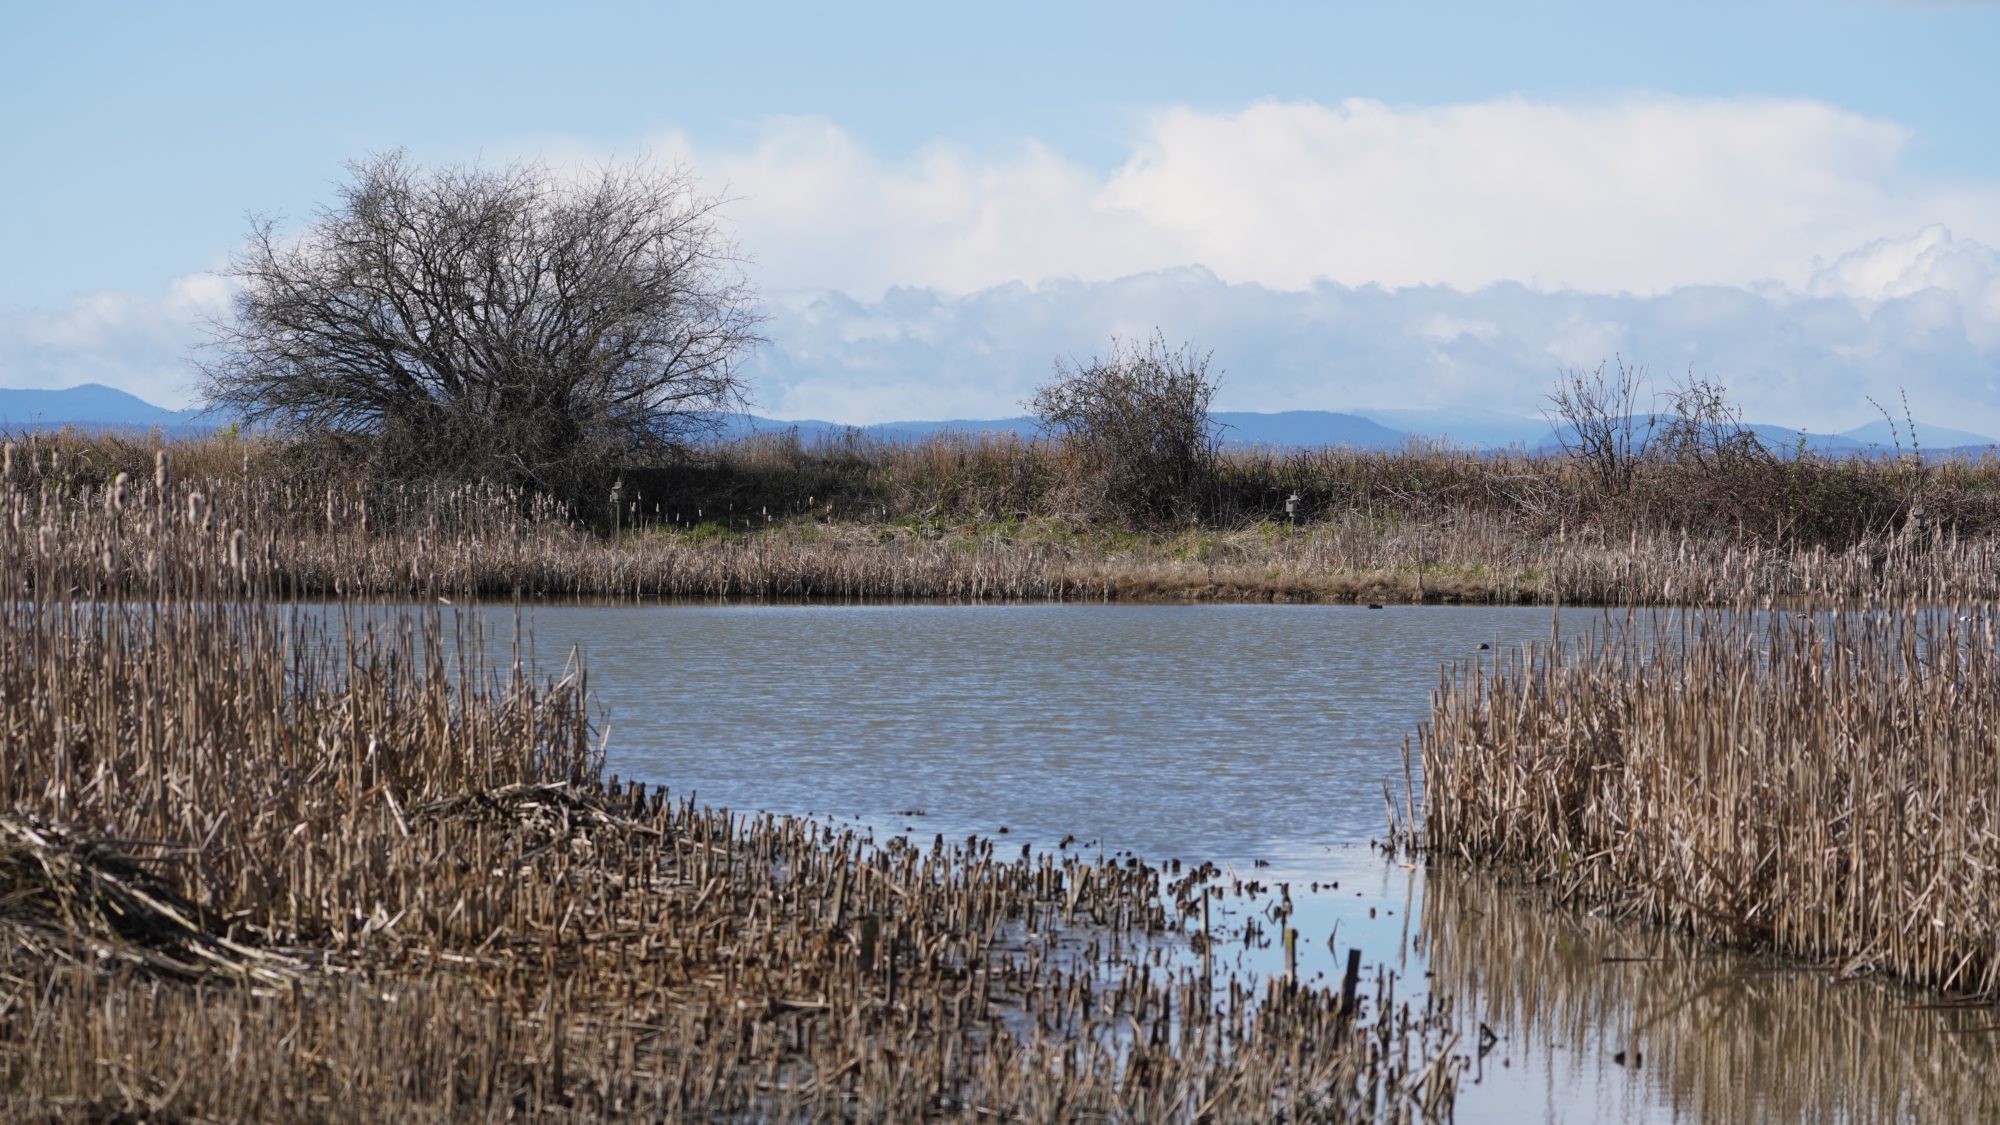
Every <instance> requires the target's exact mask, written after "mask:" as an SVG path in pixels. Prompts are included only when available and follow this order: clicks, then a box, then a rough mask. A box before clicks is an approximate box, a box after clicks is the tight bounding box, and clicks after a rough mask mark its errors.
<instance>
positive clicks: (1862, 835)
mask: <svg viewBox="0 0 2000 1125" xmlns="http://www.w3.org/2000/svg"><path fill="white" fill-rule="evenodd" d="M1996 625H2000V621H1996V617H1995V615H1994V613H1993V611H1992V610H1991V609H1990V607H1977V608H1959V609H1949V608H1912V607H1908V606H1899V607H1891V608H1884V609H1878V610H1872V611H1867V612H1856V613H1841V614H1822V615H1816V616H1815V615H1806V614H1797V613H1778V614H1754V613H1747V612H1724V613H1711V614H1699V613H1692V612H1682V613H1678V614H1666V615H1644V614H1641V615H1636V616H1632V617H1628V618H1627V619H1626V620H1625V621H1624V622H1623V623H1619V622H1616V621H1613V622H1611V623H1610V624H1609V627H1607V628H1606V629H1605V630H1603V631H1602V632H1601V633H1599V634H1597V635H1596V636H1595V637H1594V638H1593V639H1591V640H1590V641H1589V642H1588V643H1583V644H1577V645H1562V644H1554V645H1550V646H1546V647H1540V648H1537V649H1531V650H1529V651H1526V652H1521V653H1515V654H1512V655H1510V656H1508V657H1506V658H1504V659H1502V660H1500V661H1498V662H1494V663H1481V664H1473V665H1467V666H1463V667H1460V668H1458V669H1457V670H1456V671H1454V672H1451V673H1449V674H1448V675H1447V676H1446V677H1445V679H1444V681H1443V682H1442V684H1441V686H1440V688H1439V690H1438V692H1437V693H1436V695H1435V696H1434V699H1433V703H1432V709H1431V717H1430V721H1429V723H1428V724H1427V725H1426V727H1425V728H1424V730H1423V732H1422V736H1421V754H1422V767H1423V784H1424V795H1423V803H1424V807H1423V813H1422V825H1421V829H1420V835H1419V839H1420V841H1421V843H1422V845H1423V846H1424V847H1425V848H1426V849H1427V850H1428V851H1429V853H1430V854H1431V855H1433V856H1434V857H1440V858H1442V857H1454V858H1457V859H1461V860H1465V861H1471V862H1475V863H1481V864H1495V865H1503V866H1507V867H1510V868H1516V869H1519V870H1522V871H1524V872H1525V873H1527V874H1528V875H1529V876H1530V877H1532V878H1534V879H1537V880H1539V881H1542V882H1544V883H1546V884H1547V885H1548V886H1550V887H1551V888H1552V889H1553V890H1554V891H1555V892H1556V893H1557V895H1558V896H1559V897H1561V898H1564V899H1566V900H1569V901H1573V902H1581V903H1589V904H1597V905H1602V906H1607V907H1610V908H1613V909H1615V910H1616V911H1618V912H1620V913H1622V914H1626V915H1630V916H1633V917H1637V918H1644V919H1647V920H1651V921H1654V922H1659V923H1663V924H1666V925H1669V926H1672V927H1675V928H1679V929H1684V930H1687V931H1691V932H1693V933H1696V934H1699V935H1703V936H1707V937H1713V938H1717V939H1722V940H1725V941H1729V942H1735V943H1743V944H1750V945H1756V946H1766V947H1771V948H1775V949H1778V950H1782V951H1785V952H1787V953H1791V954H1795V955H1798V956H1800V957H1804V958H1807V959H1809V960H1812V961H1815V962H1828V963H1831V964H1834V965H1836V966H1838V967H1840V968H1841V969H1843V970H1844V971H1848V972H1864V971H1873V970H1880V971H1884V972H1887V973H1890V974H1893V975H1895V976H1897V977H1899V978H1902V979H1904V980H1907V981H1910V982H1913V983H1916V984H1920V985H1923V986H1926V987H1931V988H1935V989H1940V990H1944V991H1946V992H1951V993H1957V994H1962V995H1965V996H1969V997H1976V998H1983V999H1986V1000H1989V1001H1990V1000H1993V999H1995V998H2000V944H1996V942H1995V934H1996V933H2000V767H1996V762H2000V757H1996V743H1995V733H1994V732H1995V731H1996V730H2000V653H1996V648H1995V645H1996V642H2000V636H1997V635H1996Z"/></svg>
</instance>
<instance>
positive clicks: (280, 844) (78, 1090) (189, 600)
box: [0, 447, 1458, 1121]
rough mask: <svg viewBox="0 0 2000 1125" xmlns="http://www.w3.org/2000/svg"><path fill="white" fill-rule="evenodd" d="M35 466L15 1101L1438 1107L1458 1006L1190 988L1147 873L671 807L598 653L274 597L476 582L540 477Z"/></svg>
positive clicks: (6, 1068)
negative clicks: (372, 478)
mask: <svg viewBox="0 0 2000 1125" xmlns="http://www.w3.org/2000/svg"><path fill="white" fill-rule="evenodd" d="M12 452H13V453H14V455H13V456H10V457H9V458H8V461H7V464H6V470H5V472H4V474H0V476H4V479H0V575H5V576H6V577H7V583H6V586H5V588H4V589H0V808H4V809H5V814H4V816H0V1090H4V1091H5V1092H6V1095H5V1098H4V1100H3V1103H4V1104H0V1118H4V1119H8V1120H46V1119H51V1118H58V1119H70V1118H74V1119H92V1120H139V1119H143V1120H209V1119H227V1120H304V1119H310V1120H326V1119H344V1120H383V1119H393V1120H409V1119H423V1120H491V1119H494V1118H498V1117H512V1118H522V1119H597V1118H603V1117H644V1118H649V1119H662V1118H664V1119H672V1120H686V1119H702V1120H739V1119H779V1120H915V1119H960V1118H964V1119H971V1118H985V1117H991V1116H1002V1117H1012V1118H1021V1119H1028V1120H1073V1119H1099V1120H1130V1121H1139V1120H1146V1121H1153V1120H1188V1121H1195V1120H1246V1119H1268V1118H1273V1117H1277V1118H1283V1119H1288V1120H1303V1119H1312V1120H1321V1119H1332V1120H1384V1121H1405V1120H1415V1119H1422V1118H1435V1117H1439V1116H1443V1115H1446V1114H1448V1113H1449V1109H1450V1105H1451V1098H1452V1092H1453V1089H1454V1082H1455V1077H1456V1074H1457V1068H1458V1063H1457V1061H1456V1059H1455V1056H1454V1054H1453V1047H1454V1041H1453V1040H1452V1039H1451V1037H1450V1033H1449V1030H1448V1024H1447V1022H1446V1021H1445V1020H1444V1019H1443V1018H1442V1014H1441V1013H1440V1012H1439V1011H1438V1010H1437V1009H1435V1008H1421V1009H1412V1008H1411V1007H1409V1006H1407V1005H1404V1004H1400V1003H1398V1002H1397V1001H1396V999H1395V995H1394V981H1393V978H1390V977H1386V976H1385V977H1380V978H1378V983H1377V991H1376V993H1375V997H1374V1002H1373V1004H1372V1005H1370V1006H1368V1008H1367V1009H1366V1011H1365V1012H1364V1013H1362V1014H1361V1015H1360V1016H1359V1017H1357V1016H1356V1014H1354V1013H1352V1012H1350V1011H1346V1010H1343V1006H1342V1004H1341V1002H1340V998H1339V997H1338V996H1336V995H1334V994H1332V993H1330V992H1329V991H1327V990H1325V989H1319V988H1312V987H1304V986H1298V985H1295V984H1292V983H1290V982H1283V981H1281V982H1256V981H1252V980H1248V979H1240V978H1238V977H1237V976H1235V975H1233V974H1228V973H1225V974H1224V975H1223V976H1222V977H1221V978H1220V979H1213V978H1209V977H1207V976H1205V975H1198V974H1197V973H1196V972H1195V971H1194V970H1193V969H1191V968H1190V967H1188V966H1187V965H1186V963H1185V961H1184V959H1182V960H1176V954H1175V952H1174V944H1175V943H1176V942H1180V941H1183V940H1188V939H1187V938H1185V936H1184V935H1183V933H1182V926H1183V925H1184V922H1183V917H1184V913H1183V912H1181V911H1178V910H1169V909H1168V902H1167V900H1165V899H1163V897H1162V895H1161V890H1160V885H1161V881H1160V875H1159V873H1158V872H1157V871H1155V870H1153V869H1150V868H1147V867H1145V866H1143V865H1141V864H1139V863H1137V862H1136V861H1127V862H1126V863H1123V864H1121V863H1117V862H1115V861H1114V862H1105V861H1103V860H1098V861H1096V862H1090V861H1085V860H1082V859H1078V858H1074V857H1067V856H1066V857H1063V858H1061V859H1057V858H1054V857H1050V856H1046V855H1044V856H1041V857H1031V856H1028V855H1025V854H1023V855H1020V856H1004V855H1001V854H998V853H996V851H995V849H994V846H993V845H992V844H991V843H990V842H985V841H978V840H970V841H965V842H949V843H948V842H946V841H944V840H942V839H939V840H936V841H933V842H932V844H931V846H929V847H917V846H910V845H907V844H904V843H902V842H900V841H892V842H890V843H888V844H886V845H883V846H875V845H873V844H872V843H870V842H868V841H864V840H857V839H856V838H855V837H853V836H852V835H851V834H842V835H836V834H834V833H833V832H832V831H831V830H829V829H826V828H824V827H822V826H820V825H818V824H815V823H811V822H807V821H800V820H792V819H779V818H771V817H757V818H745V817H740V816H735V815H732V814H730V813H728V812H726V811H722V810H712V809H706V808H697V807H695V806H693V805H692V804H691V803H689V802H686V801H675V800H670V799H668V798H667V795H666V794H665V792H664V791H662V790H660V789H657V788H655V789H650V790H649V789H648V788H647V787H646V786H643V785H636V784H621V783H620V782H618V781H617V780H616V779H611V780H605V779H603V778H601V776H600V774H599V747H598V744H597V742H596V740H595V738H594V736H593V732H592V728H591V724H590V722H589V713H588V710H587V700H588V696H587V692H586V686H587V685H586V680H585V677H584V675H583V673H582V671H581V669H579V668H574V667H572V668H569V669H566V670H564V672H563V673H562V674H561V675H559V676H557V677H555V678H553V679H543V678H540V677H538V676H537V675H536V674H535V673H534V672H533V671H532V670H531V669H529V668H526V667H524V666H523V665H522V664H521V663H520V661H519V659H518V658H516V659H513V660H506V659H502V660H499V661H498V662H489V654H490V653H493V652H504V651H505V649H506V645H505V643H504V641H505V639H504V638H490V639H489V638H485V637H481V636H478V635H476V634H472V633H468V632H465V631H464V629H465V628H466V626H465V625H464V624H463V623H464V622H465V621H468V620H470V618H469V617H448V616H446V615H445V612H444V611H441V610H439V609H437V608H435V607H433V608H431V609H428V610H421V611H420V610H412V609H407V608H383V607H370V606H367V605H364V604H359V603H356V602H353V601H341V602H337V603H335V604H333V605H327V606H317V607H312V606H299V605H295V604H291V603H289V602H288V601H287V600H286V599H288V598H289V597H290V596H291V595H293V594H294V593H296V592H298V591H300V590H305V589H319V587H316V586H313V585H312V584H311V583H310V582H309V581H307V580H305V579H304V578H302V577H301V572H300V570H299V566H298V563H297V562H296V560H297V558H298V557H299V554H298V553H299V552H301V551H317V552H322V554H320V555H317V556H314V557H316V558H320V559H322V560H323V562H322V563H321V565H324V566H326V567H328V568H329V573H334V571H333V568H335V567H337V566H341V565H342V564H340V563H339V562H338V560H339V559H340V558H341V557H342V555H341V552H343V551H351V552H352V557H351V558H350V559H349V562H350V563H351V565H350V566H348V567H347V568H346V569H344V570H341V571H339V572H338V573H341V574H359V575H361V576H362V578H361V579H360V581H359V583H358V584H359V585H361V586H363V587H367V584H368V583H369V582H372V581H377V580H379V581H381V582H383V583H384V584H385V586H391V585H392V586H393V587H394V588H396V589H403V590H409V589H421V590H434V589H441V588H450V589H459V588H461V586H459V585H453V584H451V583H450V582H448V581H447V580H445V579H441V578H439V577H437V575H438V574H439V573H441V572H440V571H439V570H436V569H433V568H434V567H436V566H438V565H439V564H437V563H435V562H434V561H433V560H434V559H437V558H441V557H450V556H451V555H452V554H453V553H454V552H459V553H464V552H466V551H467V550H468V548H466V547H465V546H464V544H465V543H469V542H482V543H492V544H496V545H497V544H502V543H506V542H509V541H510V538H509V537H510V536H511V534H512V533H513V532H515V531H519V530H521V529H523V528H525V529H527V531H528V532H530V533H532V534H537V535H544V536H549V537H557V536H564V537H566V536H569V535H570V534H572V533H571V532H569V531H568V530H567V529H566V525H561V524H559V523H557V522H556V521H554V520H552V519H549V520H544V519H540V518H539V517H537V515H536V514H535V513H534V512H532V511H531V512H528V513H527V514H526V515H523V514H522V513H521V512H520V511H519V510H517V509H512V508H508V507H507V505H511V504H513V503H515V502H516V501H517V499H518V498H510V497H497V498H496V497H495V496H494V495H493V494H488V493H475V492H461V493H453V494H448V495H445V496H438V495H435V494H427V493H412V494H410V503H409V506H407V507H404V508H400V509H391V510H392V511H393V512H394V515H395V517H396V519H397V520H398V521H399V522H397V523H396V524H395V525H394V530H393V531H390V530H388V529H385V528H383V527H382V525H381V524H379V523H376V522H374V521H377V520H380V519H382V518H383V513H384V510H385V509H384V508H383V507H380V506H375V505H376V503H377V500H371V499H369V498H366V497H349V496H344V495H342V494H339V493H335V492H326V491H322V492H321V493H320V494H318V495H312V496H309V495H307V494H306V493H305V492H304V491H303V490H301V489H295V488H291V487H289V486H287V485H285V484H282V483H270V484H263V483H259V484H252V483H250V481H249V480H248V479H246V478H241V477H239V478H235V479H234V480H231V479H228V478H217V477H212V476H211V477H203V476H196V475H193V474H190V473H188V472H187V471H186V468H185V467H184V466H183V465H181V464H179V463H177V462H175V461H174V460H173V459H172V458H171V456H168V457H160V458H157V459H156V460H155V463H154V464H153V465H152V466H151V467H150V468H149V470H148V471H146V472H144V473H143V474H140V473H136V472H132V471H129V470H124V469H121V470H120V471H119V472H118V473H117V474H115V475H113V476H111V477H110V478H109V479H108V480H103V481H99V482H96V483H89V482H84V481H81V480H80V478H77V477H70V476H66V475H64V472H63V467H62V459H63V457H64V456H65V455H66V453H65V450H64V449H62V448H61V447H56V448H43V449H32V450H26V451H25V452H23V451H12ZM378 499H379V498H378ZM308 501H310V503H308ZM392 501H393V502H394V503H401V501H394V500H393V498H392ZM383 503H390V502H383ZM350 505H351V506H350ZM423 505H429V507H428V509H425V508H424V507H423ZM308 513H316V514H315V515H312V516H311V517H310V518H309V516H308ZM314 519H317V520H319V521H320V522H319V523H318V524H317V525H316V526H317V530H316V531H312V532H310V533H307V534H310V535H312V536H316V537H317V538H316V540H315V541H314V542H313V543H312V544H311V545H309V546H302V544H301V538H300V537H301V534H302V529H304V528H308V527H312V526H314V523H313V520H314ZM483 521H492V522H490V523H487V522H483ZM503 529H504V530H503ZM482 536H483V537H484V538H482ZM557 541H559V542H561V543H563V544H564V545H565V547H564V549H568V548H569V547H570V546H573V545H574V544H575V543H576V542H577V541H576V540H573V539H569V538H561V539H559V540H557ZM398 544H400V545H401V548H402V549H403V551H404V556H403V558H402V559H401V561H400V563H394V564H392V563H391V561H390V558H391V556H390V554H389V552H391V551H392V550H394V549H395V545H398ZM413 545H414V546H415V547H416V549H415V550H414V551H413V550H411V547H412V546H413ZM392 565H394V566H397V567H398V568H399V569H398V570H396V571H394V572H392V573H394V574H396V575H397V577H395V578H394V579H393V580H392V579H391V578H388V577H382V578H379V579H376V578H369V577H367V575H368V574H369V573H370V572H369V570H368V568H369V567H370V566H381V567H384V568H388V567H391V566H392ZM335 588H336V589H338V590H340V592H341V593H343V594H349V595H351V594H353V593H355V592H356V590H355V587H354V586H340V585H336V587H335ZM516 651H517V652H518V651H519V650H518V647H517V648H516ZM1196 891H1200V893H1206V891H1205V890H1202V889H1201V888H1197V887H1193V886H1191V885H1190V886H1187V887H1184V888H1183V897H1185V895H1186V894H1189V893H1195V892H1196Z"/></svg>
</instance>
